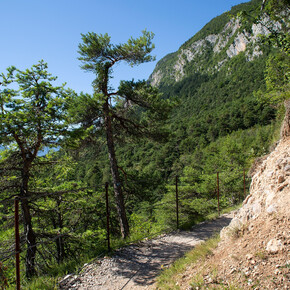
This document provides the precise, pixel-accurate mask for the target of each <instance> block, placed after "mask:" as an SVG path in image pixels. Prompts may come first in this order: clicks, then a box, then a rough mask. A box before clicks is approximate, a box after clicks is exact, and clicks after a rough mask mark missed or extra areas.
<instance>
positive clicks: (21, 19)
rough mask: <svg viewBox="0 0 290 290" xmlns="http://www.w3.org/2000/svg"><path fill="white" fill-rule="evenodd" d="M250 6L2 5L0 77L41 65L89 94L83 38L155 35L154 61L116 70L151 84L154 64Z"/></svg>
mask: <svg viewBox="0 0 290 290" xmlns="http://www.w3.org/2000/svg"><path fill="white" fill-rule="evenodd" d="M242 2H247V1H246V0H244V1H241V0H202V1H200V0H147V1H144V0H119V1H118V0H104V1H99V0H0V60H1V61H0V73H1V72H4V71H5V70H6V68H7V67H8V66H11V65H15V66H16V67H17V68H19V69H26V68H29V67H31V66H32V65H33V64H36V63H37V62H38V61H39V60H41V59H43V60H44V61H45V62H47V63H48V70H49V72H51V73H52V74H53V75H55V76H58V82H60V83H63V82H66V83H67V87H70V88H72V89H74V90H75V91H77V92H80V91H84V92H87V93H91V92H92V89H91V82H92V80H93V78H94V76H93V74H90V73H86V72H84V71H82V70H81V69H80V67H79V66H80V62H79V60H78V59H77V58H78V53H77V50H78V44H79V43H80V42H81V33H87V32H95V33H98V34H99V33H101V34H104V33H108V34H109V35H110V36H111V41H112V43H116V44H117V43H123V42H126V41H127V40H128V38H130V37H131V36H133V37H138V36H139V35H140V34H141V31H142V30H144V29H147V30H148V31H152V32H154V33H155V38H154V41H153V42H154V43H155V47H156V48H155V50H154V51H153V53H152V54H153V55H155V56H156V61H155V62H152V63H146V64H142V65H140V66H138V67H135V68H131V67H129V66H128V65H126V64H123V65H122V64H120V65H118V67H116V68H115V71H114V79H113V80H112V85H113V86H115V87H116V86H117V84H118V83H119V81H120V80H121V79H124V80H131V79H132V78H134V79H135V80H137V79H147V78H148V77H149V75H150V74H151V73H152V71H153V69H154V67H155V65H156V62H157V61H158V60H160V59H161V58H162V57H164V56H165V55H166V54H168V53H171V52H174V51H176V50H178V48H179V47H180V46H181V45H182V44H183V43H184V42H185V41H187V40H188V39H189V38H191V37H192V36H193V35H194V34H195V33H196V32H198V31H199V30H200V29H201V28H202V27H203V26H204V25H205V24H206V23H207V22H209V21H210V20H211V19H212V18H213V17H215V16H217V15H220V14H222V13H223V12H225V11H227V10H229V9H230V8H231V7H232V6H234V5H237V4H239V3H242Z"/></svg>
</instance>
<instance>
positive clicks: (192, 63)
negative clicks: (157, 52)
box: [149, 1, 280, 86]
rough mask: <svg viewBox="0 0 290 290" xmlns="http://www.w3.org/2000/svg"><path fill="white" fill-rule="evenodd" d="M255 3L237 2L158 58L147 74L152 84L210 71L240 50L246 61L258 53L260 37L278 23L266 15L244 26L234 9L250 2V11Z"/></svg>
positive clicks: (275, 27)
mask: <svg viewBox="0 0 290 290" xmlns="http://www.w3.org/2000/svg"><path fill="white" fill-rule="evenodd" d="M254 2H257V1H252V2H249V3H244V4H240V5H237V6H235V7H233V9H232V11H230V12H226V13H224V14H222V15H220V16H218V17H216V18H214V19H213V20H212V21H211V22H210V23H208V24H207V25H206V26H205V27H204V28H203V29H202V30H201V31H200V32H199V33H197V34H196V35H195V36H194V37H193V38H191V39H190V40H188V41H187V42H186V43H185V44H183V45H182V46H181V47H180V48H179V50H178V51H177V52H174V53H171V54H169V55H167V56H166V57H164V58H163V59H162V60H160V61H159V63H158V64H157V66H156V68H155V70H154V72H153V73H152V75H151V76H150V79H149V80H150V82H151V84H152V85H154V86H159V85H161V84H162V83H173V82H178V81H180V80H182V79H183V78H184V77H186V76H187V75H188V74H189V72H195V73H196V72H201V73H207V74H208V73H210V74H213V73H215V72H217V71H218V70H220V68H221V67H222V66H224V65H225V63H226V62H227V61H229V60H230V59H231V58H233V57H235V56H237V55H238V54H239V53H241V52H245V54H246V56H247V60H248V61H251V60H253V59H254V58H255V57H258V56H259V55H261V54H262V50H261V49H260V46H259V40H260V36H261V35H267V34H269V33H270V32H269V30H268V28H267V27H272V28H273V29H277V30H279V29H280V24H279V23H278V22H277V23H271V21H270V19H269V17H267V16H264V18H263V19H262V20H261V21H260V22H259V23H251V24H247V25H245V23H244V21H242V20H241V17H239V16H238V13H237V11H242V10H244V9H247V7H248V6H249V5H252V8H251V11H252V10H254V9H255V8H256V6H255V5H260V4H259V3H258V4H257V3H254ZM207 26H209V27H207ZM214 32H217V33H214Z"/></svg>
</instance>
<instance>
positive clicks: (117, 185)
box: [103, 101, 129, 238]
mask: <svg viewBox="0 0 290 290" xmlns="http://www.w3.org/2000/svg"><path fill="white" fill-rule="evenodd" d="M103 112H104V115H105V127H106V137H107V147H108V153H109V160H110V167H111V174H112V180H113V186H114V193H115V199H116V205H117V211H118V216H119V221H120V228H121V234H122V237H123V238H126V237H128V236H129V224H128V219H127V215H126V211H125V205H124V196H123V191H122V186H121V180H120V176H119V171H118V163H117V159H116V154H115V146H114V139H113V129H112V120H111V116H110V111H109V104H108V101H107V102H105V104H104V106H103Z"/></svg>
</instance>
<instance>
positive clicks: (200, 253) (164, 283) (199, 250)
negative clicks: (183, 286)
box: [157, 236, 220, 289]
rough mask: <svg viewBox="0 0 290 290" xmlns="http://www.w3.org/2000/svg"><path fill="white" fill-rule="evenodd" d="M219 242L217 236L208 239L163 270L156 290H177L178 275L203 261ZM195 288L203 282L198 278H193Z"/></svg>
mask: <svg viewBox="0 0 290 290" xmlns="http://www.w3.org/2000/svg"><path fill="white" fill-rule="evenodd" d="M219 241H220V238H219V236H215V237H213V238H210V239H208V240H207V241H206V242H203V243H201V244H200V245H197V246H196V247H195V248H194V249H193V250H191V251H189V252H188V253H187V254H186V255H185V256H184V257H182V258H180V259H178V260H176V261H175V262H174V263H173V264H172V265H171V266H170V267H169V268H168V269H165V270H164V271H163V272H162V273H161V275H160V276H159V277H158V279H157V289H179V287H178V285H176V279H177V277H178V275H179V274H181V273H183V272H184V271H185V270H186V268H187V267H188V266H190V265H191V264H194V263H196V262H200V261H203V260H205V258H206V257H207V256H209V255H210V254H212V251H213V249H215V248H216V247H217V245H218V243H219ZM192 283H193V284H194V285H195V287H200V286H201V284H202V283H203V281H201V278H200V277H199V276H197V277H195V278H194V280H193V282H192Z"/></svg>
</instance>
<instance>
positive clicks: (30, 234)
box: [20, 170, 36, 278]
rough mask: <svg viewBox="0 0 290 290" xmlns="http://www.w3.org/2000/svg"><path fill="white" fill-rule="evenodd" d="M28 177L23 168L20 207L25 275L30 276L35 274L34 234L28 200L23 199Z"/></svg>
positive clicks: (26, 194) (26, 191) (26, 195)
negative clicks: (23, 239)
mask: <svg viewBox="0 0 290 290" xmlns="http://www.w3.org/2000/svg"><path fill="white" fill-rule="evenodd" d="M28 179H29V175H28V173H27V171H26V170H24V172H23V175H22V187H21V189H20V196H21V197H23V199H22V203H21V208H22V214H23V225H24V236H25V241H26V244H27V250H26V259H25V267H26V277H27V278H31V277H33V276H35V275H36V270H35V254H36V236H35V233H34V231H33V228H32V221H31V220H32V219H31V213H30V207H29V201H28V200H27V199H25V198H26V197H28Z"/></svg>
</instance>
